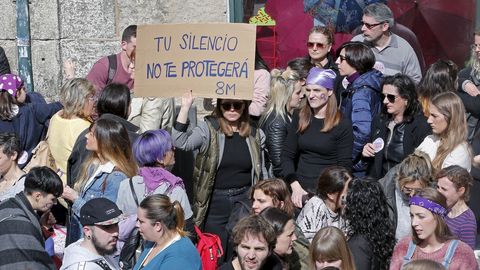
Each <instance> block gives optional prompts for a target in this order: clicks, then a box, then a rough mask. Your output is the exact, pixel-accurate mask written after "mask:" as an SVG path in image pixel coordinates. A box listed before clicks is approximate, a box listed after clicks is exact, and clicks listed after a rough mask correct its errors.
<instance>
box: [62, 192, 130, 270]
mask: <svg viewBox="0 0 480 270" xmlns="http://www.w3.org/2000/svg"><path fill="white" fill-rule="evenodd" d="M121 217H122V211H120V209H118V207H117V205H116V204H115V203H113V202H112V201H110V200H108V199H106V198H95V199H92V200H90V201H88V202H87V203H85V205H83V207H82V208H81V209H80V223H82V225H83V234H84V238H82V239H80V240H78V241H77V242H75V243H72V244H71V245H70V246H68V247H67V248H66V249H65V254H64V257H63V264H62V267H61V268H60V269H61V270H84V269H85V270H115V269H120V267H119V266H118V264H117V263H116V262H115V260H114V259H113V258H112V257H111V256H109V255H113V253H114V252H115V251H116V250H117V241H118V222H119V221H120V220H121Z"/></svg>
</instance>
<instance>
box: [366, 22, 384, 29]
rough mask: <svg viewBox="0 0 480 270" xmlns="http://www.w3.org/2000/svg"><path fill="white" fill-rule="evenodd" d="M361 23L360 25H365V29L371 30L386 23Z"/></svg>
mask: <svg viewBox="0 0 480 270" xmlns="http://www.w3.org/2000/svg"><path fill="white" fill-rule="evenodd" d="M361 23H362V24H363V25H365V27H366V28H367V29H372V28H374V27H376V26H379V25H381V24H384V23H386V22H385V21H383V22H379V23H372V24H370V23H366V22H363V21H362V22H361Z"/></svg>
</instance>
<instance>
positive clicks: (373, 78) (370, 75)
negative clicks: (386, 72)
mask: <svg viewBox="0 0 480 270" xmlns="http://www.w3.org/2000/svg"><path fill="white" fill-rule="evenodd" d="M382 81H383V74H382V73H381V72H380V71H378V70H376V69H373V70H370V71H367V72H365V73H363V74H362V75H360V77H358V78H357V79H356V80H355V81H354V82H353V83H352V86H353V88H355V89H359V88H361V87H369V88H371V89H372V90H374V91H375V92H378V93H381V92H382V88H381V86H382Z"/></svg>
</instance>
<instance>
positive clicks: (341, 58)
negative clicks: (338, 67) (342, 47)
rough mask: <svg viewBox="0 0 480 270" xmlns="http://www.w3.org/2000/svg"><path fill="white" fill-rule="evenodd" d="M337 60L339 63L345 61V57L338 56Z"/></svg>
mask: <svg viewBox="0 0 480 270" xmlns="http://www.w3.org/2000/svg"><path fill="white" fill-rule="evenodd" d="M338 58H340V62H343V61H345V60H347V57H346V56H343V55H341V54H340V55H339V56H338Z"/></svg>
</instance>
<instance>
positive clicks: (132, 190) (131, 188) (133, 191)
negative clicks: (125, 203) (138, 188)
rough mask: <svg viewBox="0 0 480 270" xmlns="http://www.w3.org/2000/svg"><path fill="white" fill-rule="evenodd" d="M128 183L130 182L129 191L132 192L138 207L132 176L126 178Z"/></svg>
mask: <svg viewBox="0 0 480 270" xmlns="http://www.w3.org/2000/svg"><path fill="white" fill-rule="evenodd" d="M128 183H129V184H130V191H131V192H132V196H133V199H134V200H135V204H137V207H138V206H139V203H138V197H137V194H136V193H135V189H134V188H133V180H132V177H130V178H129V179H128Z"/></svg>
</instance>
